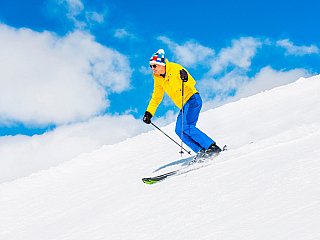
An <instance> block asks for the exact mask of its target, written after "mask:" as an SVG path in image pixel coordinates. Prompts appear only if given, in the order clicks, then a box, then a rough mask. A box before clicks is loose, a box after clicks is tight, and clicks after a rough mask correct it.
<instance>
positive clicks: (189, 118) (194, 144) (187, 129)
mask: <svg viewBox="0 0 320 240" xmlns="http://www.w3.org/2000/svg"><path fill="white" fill-rule="evenodd" d="M201 107H202V99H201V97H200V95H199V94H198V93H196V94H194V95H192V96H191V97H190V98H189V100H188V101H187V102H186V103H185V104H184V106H183V116H182V110H180V113H179V115H178V117H177V122H176V129H175V132H176V134H177V135H178V136H179V137H180V139H181V125H182V117H183V142H184V143H185V144H186V145H187V146H188V147H189V148H191V149H192V150H193V151H194V152H195V153H197V152H199V151H200V150H201V149H202V148H204V149H205V150H206V149H208V148H209V147H210V145H211V144H212V143H214V141H213V140H212V139H211V138H210V137H208V136H207V135H206V134H205V133H203V132H202V131H200V130H199V129H198V128H197V127H196V123H197V121H198V117H199V114H200V110H201Z"/></svg>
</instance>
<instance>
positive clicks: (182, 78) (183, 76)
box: [180, 69, 188, 82]
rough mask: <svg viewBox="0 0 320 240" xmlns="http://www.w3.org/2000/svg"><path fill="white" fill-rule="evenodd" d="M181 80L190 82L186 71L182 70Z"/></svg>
mask: <svg viewBox="0 0 320 240" xmlns="http://www.w3.org/2000/svg"><path fill="white" fill-rule="evenodd" d="M180 78H181V80H182V81H183V82H188V73H187V71H186V70H184V69H182V70H180Z"/></svg>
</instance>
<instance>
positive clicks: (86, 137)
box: [0, 115, 153, 183]
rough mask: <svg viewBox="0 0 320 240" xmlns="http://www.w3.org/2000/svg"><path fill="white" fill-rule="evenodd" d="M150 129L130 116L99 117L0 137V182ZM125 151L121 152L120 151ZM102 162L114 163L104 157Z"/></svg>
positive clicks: (22, 175) (19, 176) (45, 167)
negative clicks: (30, 133)
mask: <svg viewBox="0 0 320 240" xmlns="http://www.w3.org/2000/svg"><path fill="white" fill-rule="evenodd" d="M149 130H153V128H152V127H151V126H150V125H146V124H144V123H143V122H142V120H141V119H139V120H137V119H135V118H134V117H133V116H132V115H116V116H100V117H95V118H92V119H90V120H89V121H88V122H83V123H76V124H72V125H64V126H60V127H58V128H57V129H55V130H54V131H52V132H48V133H45V134H42V135H34V136H32V137H28V136H21V135H17V136H6V137H0V158H1V161H0V183H2V182H5V181H12V180H15V179H17V178H21V177H25V176H28V175H29V174H31V173H34V172H37V171H40V170H43V169H48V168H50V167H54V166H57V165H59V164H60V163H63V162H65V161H68V160H71V159H73V158H75V157H77V156H79V155H81V154H83V153H90V152H92V151H93V150H96V149H99V148H101V147H102V146H103V145H111V144H115V143H117V142H120V141H124V140H126V139H127V138H128V137H133V136H136V135H138V134H140V133H142V132H147V131H149ZM124 151H125V150H124ZM119 154H121V153H119ZM106 161H114V159H109V158H108V156H106Z"/></svg>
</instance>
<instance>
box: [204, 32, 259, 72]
mask: <svg viewBox="0 0 320 240" xmlns="http://www.w3.org/2000/svg"><path fill="white" fill-rule="evenodd" d="M261 46H262V42H261V41H260V40H259V39H256V38H253V37H241V38H240V39H239V40H237V39H234V40H232V46H231V47H227V48H223V49H221V51H220V52H219V54H218V56H217V57H216V58H215V59H214V60H213V61H212V62H211V70H210V72H209V74H210V75H215V74H218V73H220V72H221V71H223V70H224V69H226V68H227V67H228V66H230V65H234V66H237V67H239V68H244V69H248V68H249V67H250V66H251V59H252V58H253V57H254V56H255V55H256V53H257V49H258V48H259V47H261Z"/></svg>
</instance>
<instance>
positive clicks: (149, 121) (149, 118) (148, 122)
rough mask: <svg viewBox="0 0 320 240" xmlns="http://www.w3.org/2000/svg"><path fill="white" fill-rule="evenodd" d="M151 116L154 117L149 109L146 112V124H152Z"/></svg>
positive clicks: (144, 119)
mask: <svg viewBox="0 0 320 240" xmlns="http://www.w3.org/2000/svg"><path fill="white" fill-rule="evenodd" d="M151 118H152V115H151V113H149V112H148V111H146V112H145V113H144V117H143V121H144V122H145V123H146V124H150V123H151Z"/></svg>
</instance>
